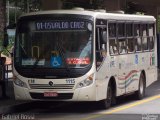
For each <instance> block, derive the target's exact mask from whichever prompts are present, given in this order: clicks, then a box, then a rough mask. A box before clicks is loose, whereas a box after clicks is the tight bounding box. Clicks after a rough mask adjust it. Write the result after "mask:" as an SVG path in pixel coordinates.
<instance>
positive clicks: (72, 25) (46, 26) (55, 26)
mask: <svg viewBox="0 0 160 120" xmlns="http://www.w3.org/2000/svg"><path fill="white" fill-rule="evenodd" d="M85 28H86V25H85V22H83V21H42V22H36V30H65V29H77V30H81V29H85Z"/></svg>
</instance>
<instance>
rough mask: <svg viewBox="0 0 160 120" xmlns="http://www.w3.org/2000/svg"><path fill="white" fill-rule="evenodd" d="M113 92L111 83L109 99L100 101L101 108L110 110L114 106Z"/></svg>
mask: <svg viewBox="0 0 160 120" xmlns="http://www.w3.org/2000/svg"><path fill="white" fill-rule="evenodd" d="M113 97H114V95H113V90H112V87H111V83H109V85H108V88H107V98H106V99H104V100H102V101H100V103H101V104H100V107H101V108H102V109H107V108H109V107H110V106H111V105H112V100H113Z"/></svg>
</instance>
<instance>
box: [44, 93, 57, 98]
mask: <svg viewBox="0 0 160 120" xmlns="http://www.w3.org/2000/svg"><path fill="white" fill-rule="evenodd" d="M57 96H58V93H56V92H44V97H57Z"/></svg>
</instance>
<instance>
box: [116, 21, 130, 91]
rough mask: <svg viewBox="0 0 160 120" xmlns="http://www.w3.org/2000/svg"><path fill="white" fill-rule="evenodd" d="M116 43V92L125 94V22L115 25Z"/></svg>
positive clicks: (126, 69)
mask: <svg viewBox="0 0 160 120" xmlns="http://www.w3.org/2000/svg"><path fill="white" fill-rule="evenodd" d="M117 41H118V52H119V55H118V56H117V58H118V66H117V67H118V83H117V84H118V88H119V90H118V91H121V93H120V94H125V93H126V88H127V77H128V76H127V71H128V68H127V65H126V63H127V60H128V56H127V39H126V36H125V22H124V21H119V22H118V23H117Z"/></svg>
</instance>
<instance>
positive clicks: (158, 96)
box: [82, 95, 160, 120]
mask: <svg viewBox="0 0 160 120" xmlns="http://www.w3.org/2000/svg"><path fill="white" fill-rule="evenodd" d="M156 99H160V95H156V96H153V97H149V98H146V99H144V100H140V101H136V102H134V103H131V104H129V105H123V106H120V107H117V108H113V109H111V110H108V111H106V112H103V113H101V114H98V115H91V116H89V117H86V118H83V119H82V120H91V119H94V118H98V117H101V116H103V115H107V114H113V113H116V112H119V111H122V110H125V109H128V108H132V107H135V106H138V105H141V104H144V103H147V102H150V101H153V100H156Z"/></svg>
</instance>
